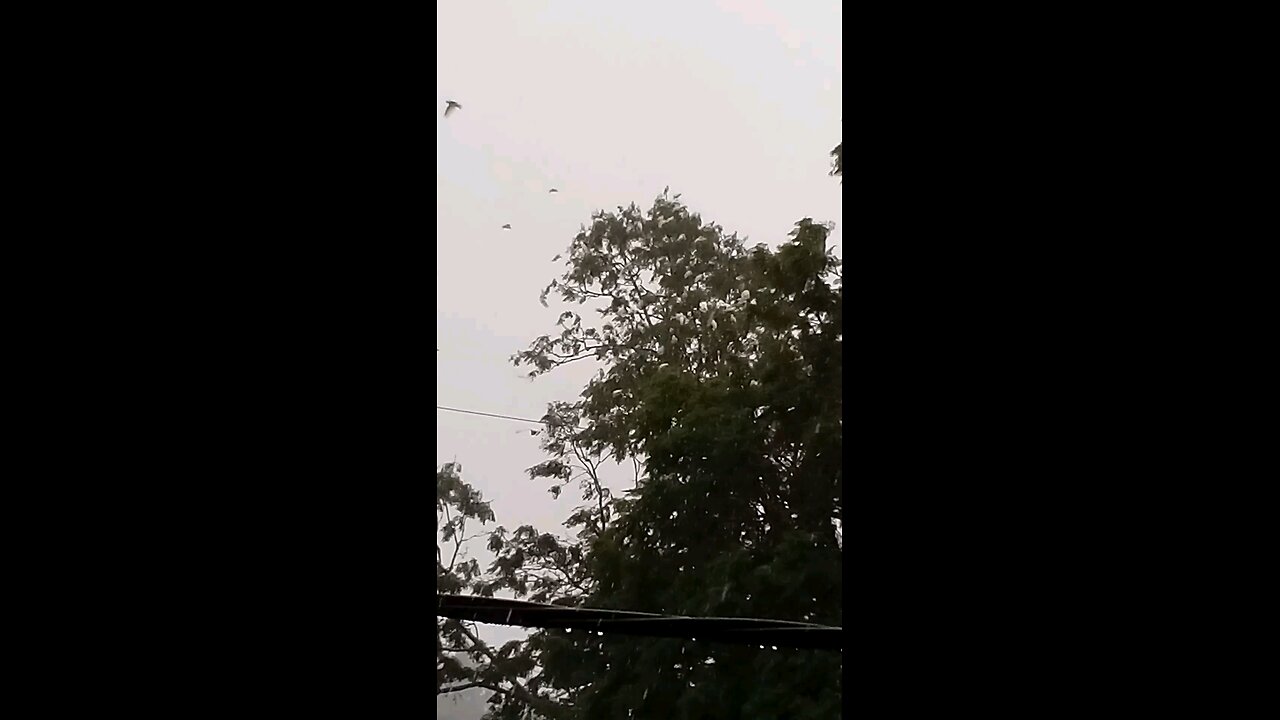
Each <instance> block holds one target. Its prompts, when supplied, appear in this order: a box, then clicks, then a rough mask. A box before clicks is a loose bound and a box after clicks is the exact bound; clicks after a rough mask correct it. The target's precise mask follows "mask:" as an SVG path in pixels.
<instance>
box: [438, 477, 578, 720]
mask: <svg viewBox="0 0 1280 720" xmlns="http://www.w3.org/2000/svg"><path fill="white" fill-rule="evenodd" d="M493 520H494V514H493V509H492V508H491V507H490V506H489V503H487V502H485V501H484V498H483V497H482V496H481V494H480V493H479V492H478V491H477V490H476V489H475V488H473V487H471V486H470V485H469V484H467V483H466V482H464V481H463V480H462V466H461V465H459V464H457V463H448V464H446V465H444V466H443V467H441V468H440V469H439V470H437V471H436V531H437V538H436V585H437V589H438V592H441V593H450V594H453V593H463V592H470V593H486V592H487V593H490V594H491V593H492V588H493V587H494V584H493V583H492V582H491V581H490V579H489V577H488V576H487V575H486V574H484V573H482V572H481V570H480V566H479V563H478V562H477V561H476V560H475V559H474V558H468V557H467V554H468V553H467V544H468V543H469V542H470V541H473V540H476V539H477V538H480V537H482V534H481V533H477V534H475V535H470V536H469V535H467V527H468V525H473V524H475V523H479V524H481V525H483V524H485V523H488V522H492V521H493ZM536 665H537V656H536V655H535V654H532V653H530V652H528V648H527V647H526V645H525V643H523V642H520V641H512V642H508V643H506V644H505V645H503V646H502V647H499V648H496V649H495V648H492V647H490V646H489V645H488V644H487V643H486V642H485V641H484V640H483V639H481V638H480V635H479V633H478V631H477V629H476V628H475V627H474V625H473V624H468V623H465V622H462V621H459V620H454V619H451V618H436V694H437V695H442V694H447V693H453V692H461V691H464V690H470V689H472V688H483V689H487V690H490V691H492V693H493V694H492V695H491V696H490V710H489V712H488V713H486V715H485V717H486V719H487V720H500V719H502V720H516V719H517V718H527V717H530V716H531V714H533V713H536V714H534V715H532V716H534V717H544V718H552V717H557V713H558V711H559V706H558V705H557V704H556V703H554V702H553V701H551V700H550V699H548V698H547V697H545V696H544V695H543V694H540V693H539V692H538V691H537V689H536V688H534V689H531V688H530V687H529V676H530V675H532V674H533V672H534V669H535V667H536Z"/></svg>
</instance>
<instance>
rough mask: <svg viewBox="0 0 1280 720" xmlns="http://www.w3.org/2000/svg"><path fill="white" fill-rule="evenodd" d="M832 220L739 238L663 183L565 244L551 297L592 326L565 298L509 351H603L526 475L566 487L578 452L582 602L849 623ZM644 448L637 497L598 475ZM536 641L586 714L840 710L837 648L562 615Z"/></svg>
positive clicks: (545, 357) (547, 365)
mask: <svg viewBox="0 0 1280 720" xmlns="http://www.w3.org/2000/svg"><path fill="white" fill-rule="evenodd" d="M829 232H830V227H829V226H826V225H822V224H819V223H815V222H813V221H812V220H810V219H805V220H802V221H800V222H799V223H797V225H796V228H795V230H794V231H793V232H792V234H791V238H790V240H789V242H786V243H784V244H782V245H781V246H780V247H779V248H777V249H776V250H771V249H769V248H768V247H766V246H764V245H757V246H755V247H754V248H750V249H748V248H747V247H745V244H744V243H743V241H741V240H740V239H738V237H737V236H736V235H726V234H725V233H724V232H723V230H722V229H721V228H720V227H719V226H717V225H714V224H709V223H703V222H702V220H701V218H699V217H698V216H697V215H695V214H692V213H690V212H689V211H688V209H687V208H685V207H684V206H683V205H682V204H680V203H679V202H678V201H677V199H672V198H668V197H667V196H666V195H665V194H664V195H663V196H662V197H659V198H657V199H656V200H655V203H654V205H653V207H652V209H651V210H649V211H648V212H647V213H646V212H642V211H640V210H639V209H638V208H637V207H635V206H634V205H633V206H631V207H629V208H621V207H620V208H618V211H617V212H616V213H599V214H597V215H596V216H595V217H594V218H593V220H592V224H591V226H590V227H589V228H583V230H582V231H581V232H580V233H579V234H578V235H577V237H576V238H575V239H574V241H573V244H572V245H571V246H570V248H569V251H568V262H567V264H568V268H567V270H566V272H565V273H564V275H563V276H562V277H561V278H560V279H558V280H557V281H555V282H553V283H552V284H551V285H550V286H549V287H548V288H547V291H546V293H544V302H545V298H546V296H547V295H548V294H550V293H552V292H555V293H557V294H558V295H559V296H560V297H561V299H563V300H565V301H568V302H570V303H577V304H579V305H583V304H586V303H587V302H595V303H598V304H600V305H601V307H600V308H599V309H598V311H597V312H598V314H599V315H600V316H601V318H602V323H601V324H600V325H599V326H598V327H597V326H594V325H588V324H586V323H584V322H583V320H582V317H581V316H580V315H579V314H578V313H576V312H572V311H570V312H566V313H564V314H562V315H561V318H560V323H559V325H560V328H561V332H560V333H558V334H557V335H554V336H553V335H547V336H543V337H541V338H538V339H537V340H536V341H535V342H534V343H533V344H532V345H531V346H530V348H529V349H528V350H526V351H524V352H522V353H519V354H517V355H516V356H515V357H514V358H513V360H514V361H515V362H516V363H517V364H523V365H526V366H528V367H529V368H530V371H531V374H533V375H537V374H540V373H543V372H547V371H549V370H551V369H553V368H555V367H558V366H560V365H563V364H566V363H570V362H576V361H578V360H581V359H585V358H588V357H592V358H596V359H599V360H603V361H605V363H606V369H605V370H602V371H601V372H600V374H599V375H597V377H596V378H595V379H594V380H592V381H591V382H590V383H589V384H588V386H587V388H586V389H585V391H584V393H583V399H582V401H580V402H578V403H574V404H572V405H561V406H557V407H553V408H552V413H550V414H549V415H551V416H554V417H555V418H556V419H557V420H558V421H559V420H568V422H561V423H559V425H558V427H557V428H556V429H555V430H553V432H552V433H551V438H550V439H549V441H548V442H544V448H546V449H547V450H548V453H549V454H550V455H551V459H549V460H548V461H547V462H545V463H542V464H540V465H539V466H536V467H535V468H533V469H532V471H531V474H532V475H534V476H535V477H544V478H549V479H551V480H552V481H553V483H555V484H554V485H553V486H552V487H553V488H554V489H553V492H556V493H558V492H559V487H561V486H562V485H563V484H564V483H565V482H567V481H568V480H570V479H572V478H573V477H574V472H575V470H574V468H577V469H578V472H580V473H581V478H582V479H583V484H584V486H585V488H586V490H587V492H585V493H584V499H595V500H596V501H597V504H596V507H595V508H591V507H590V506H587V507H584V508H579V512H578V513H575V515H574V518H573V519H574V521H575V522H576V523H577V524H578V525H580V526H581V527H582V531H581V532H580V534H579V541H580V544H578V545H576V546H573V547H574V548H575V552H576V554H575V555H574V557H581V558H582V559H583V562H584V563H585V564H586V571H585V572H584V573H582V574H580V575H578V576H577V577H580V578H583V579H584V580H585V582H584V583H583V585H582V586H581V587H579V588H577V590H578V592H577V593H576V594H574V599H575V600H576V601H583V602H588V603H590V604H591V605H593V606H598V607H618V608H625V609H636V610H648V611H654V612H670V613H684V614H698V615H736V616H756V617H772V618H787V619H796V620H809V621H814V622H824V623H830V624H840V613H841V605H842V597H841V582H840V563H841V540H840V538H839V536H838V531H837V527H836V524H835V523H833V521H838V520H839V518H840V517H841V498H842V494H843V489H842V474H841V467H840V460H841V458H840V448H841V432H842V424H841V409H840V403H841V374H840V367H841V347H842V340H843V338H842V336H841V330H840V328H841V313H842V307H843V306H842V300H843V292H842V287H841V282H840V276H839V274H838V269H839V261H838V260H837V259H836V258H835V257H834V256H833V255H832V254H831V252H830V251H829V249H828V248H827V246H826V240H827V236H828V233H829ZM566 457H568V458H569V460H570V461H566ZM638 458H644V461H645V470H646V472H645V474H644V476H643V477H639V476H638V477H637V483H636V486H635V487H634V488H633V489H632V490H631V491H630V492H629V493H627V497H624V498H617V499H614V498H611V497H607V498H606V497H605V496H604V495H603V494H602V493H599V489H598V486H597V488H596V490H594V491H593V490H592V482H591V478H592V475H593V474H592V472H590V468H591V467H592V464H595V463H600V462H604V461H605V460H615V461H622V460H626V459H631V460H633V461H636V460H637V459H638ZM527 538H528V539H530V540H531V539H533V538H535V534H534V533H532V532H530V533H528V534H527ZM536 538H537V539H538V540H541V541H543V542H545V543H546V547H547V548H549V549H553V550H554V551H556V552H558V551H561V550H564V549H565V548H564V547H563V546H560V545H554V544H552V543H550V542H549V541H546V540H545V539H544V538H543V536H536ZM527 544H528V543H527V542H526V545H527ZM524 557H526V558H527V557H528V556H527V555H525V556H524ZM526 562H527V561H526ZM558 587H560V588H563V587H564V585H563V584H561V585H559V586H558ZM533 588H536V591H538V592H542V593H544V594H545V593H547V592H551V591H552V586H551V585H535V586H533ZM531 589H532V588H531ZM529 648H530V650H531V652H537V653H538V655H539V659H540V663H541V665H542V667H543V671H542V673H541V676H540V677H541V679H542V681H543V682H544V683H546V684H548V685H550V686H551V687H553V688H555V689H557V690H559V691H560V692H561V693H563V696H562V700H563V701H564V702H566V703H567V704H570V705H571V706H572V707H573V710H574V713H575V716H576V717H628V716H631V715H629V714H628V713H634V716H635V717H641V716H644V717H650V716H652V717H657V716H660V715H672V716H674V717H690V718H695V717H725V718H730V717H744V718H745V717H795V718H808V717H832V716H833V715H835V714H836V712H837V711H836V709H835V708H837V707H838V705H839V658H838V656H837V657H832V656H831V655H830V654H829V653H825V654H823V653H813V652H798V651H790V652H786V651H780V652H760V651H759V650H758V649H743V648H722V647H713V646H710V645H705V644H701V645H700V644H698V643H685V642H681V641H672V640H637V639H635V638H605V637H600V636H596V635H592V634H589V633H577V634H570V633H564V632H558V631H548V632H541V633H537V634H535V636H534V637H533V638H531V640H530V642H529Z"/></svg>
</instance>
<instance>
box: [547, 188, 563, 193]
mask: <svg viewBox="0 0 1280 720" xmlns="http://www.w3.org/2000/svg"><path fill="white" fill-rule="evenodd" d="M547 192H553V193H558V192H560V191H559V190H557V189H555V188H551V189H550V190H548V191H547Z"/></svg>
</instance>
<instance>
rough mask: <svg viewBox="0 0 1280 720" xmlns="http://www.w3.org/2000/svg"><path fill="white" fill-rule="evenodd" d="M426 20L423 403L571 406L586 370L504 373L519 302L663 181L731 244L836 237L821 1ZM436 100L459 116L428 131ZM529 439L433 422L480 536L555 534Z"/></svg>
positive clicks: (831, 7) (510, 431)
mask: <svg viewBox="0 0 1280 720" xmlns="http://www.w3.org/2000/svg"><path fill="white" fill-rule="evenodd" d="M436 7H437V26H436V27H437V30H436V43H437V44H436V52H437V65H436V68H437V69H436V94H435V97H436V101H437V105H436V109H437V112H436V119H435V120H436V153H437V156H436V158H437V164H436V261H437V262H436V347H438V348H440V352H439V353H437V354H436V359H437V364H436V402H437V404H438V405H445V406H449V407H456V408H465V409H471V410H479V411H484V412H491V413H501V414H508V415H515V416H521V417H529V418H538V417H541V416H542V414H543V413H544V412H545V409H546V404H547V403H548V402H550V401H553V400H574V399H576V398H577V396H578V393H579V392H580V391H581V389H582V387H583V385H584V384H585V382H586V381H587V379H588V378H589V376H590V375H591V373H592V372H593V371H594V370H593V368H592V367H589V366H583V367H578V368H574V367H572V366H571V367H569V368H566V369H563V370H561V371H558V372H555V373H552V374H551V375H548V376H544V377H542V378H539V379H538V380H536V381H534V382H529V381H528V380H523V379H520V377H519V375H520V371H519V370H517V369H516V368H515V367H513V366H512V365H511V363H510V362H509V361H508V358H509V356H510V355H511V354H512V353H514V352H516V351H518V350H521V349H524V348H525V347H526V346H527V345H528V344H529V342H530V341H531V340H532V339H533V338H535V337H537V336H539V335H542V334H546V333H549V332H551V331H552V329H553V327H554V323H555V319H556V316H557V314H558V312H559V309H558V308H557V306H556V304H555V303H554V302H552V303H551V307H550V308H543V307H541V305H539V303H538V294H539V292H540V291H541V290H542V288H543V287H545V286H546V285H547V284H548V283H549V282H550V281H551V280H552V279H553V278H555V277H556V276H557V275H558V271H560V270H561V269H562V268H561V265H560V264H558V263H555V264H553V263H552V262H551V258H552V257H553V256H554V255H556V254H557V253H560V252H561V251H563V250H564V249H565V247H567V246H568V244H569V242H570V240H571V239H572V237H573V235H574V234H575V233H576V232H577V230H578V227H579V225H581V224H584V223H586V222H588V221H589V219H590V216H591V213H592V212H593V211H595V210H598V209H602V208H609V209H613V208H615V207H616V206H618V205H624V206H625V205H628V204H630V203H632V202H635V203H636V204H638V205H640V206H641V207H642V208H646V209H647V208H648V207H649V205H650V204H651V203H652V200H653V198H654V196H655V195H657V194H659V193H661V192H662V189H663V187H664V186H668V185H669V186H670V187H671V192H672V193H682V194H683V197H682V198H681V199H682V200H683V201H684V202H685V203H687V204H688V205H689V207H690V208H691V210H693V211H694V212H697V213H700V214H701V215H702V217H703V219H704V220H706V221H714V222H717V223H719V224H721V225H723V226H724V227H725V228H726V230H729V231H737V232H739V234H741V235H746V236H748V237H749V242H750V243H754V242H767V243H769V244H771V245H772V244H776V243H778V242H779V241H781V240H782V239H784V238H785V236H786V233H787V232H789V231H790V229H791V227H792V225H793V224H794V223H795V222H796V221H797V220H799V219H800V218H803V217H812V218H814V219H815V220H819V221H827V220H830V221H834V222H835V223H837V226H836V231H835V233H834V234H833V236H832V242H834V243H835V244H837V245H839V243H840V240H841V230H842V219H843V218H842V214H841V203H840V184H839V182H838V180H837V179H835V178H831V177H828V176H827V173H828V171H829V169H830V158H829V156H828V154H829V153H830V151H831V149H832V148H833V147H834V146H835V145H836V144H837V143H839V142H841V140H842V136H841V132H842V123H841V119H842V118H843V108H842V105H841V89H842V88H841V83H842V77H841V9H840V3H839V2H835V1H831V0H647V1H646V2H602V1H601V0H439V1H438V2H437V4H436ZM445 100H453V101H456V102H458V103H460V104H461V105H462V109H461V110H459V111H457V112H455V113H453V114H452V115H451V116H450V117H449V118H447V119H446V118H444V117H443V111H444V107H445ZM552 187H555V188H558V189H559V193H557V194H550V193H548V190H549V189H550V188H552ZM507 223H509V224H510V225H511V226H512V230H510V231H506V230H502V229H501V226H502V225H503V224H507ZM531 427H533V426H530V425H525V424H522V423H516V422H510V421H506V420H497V419H491V418H483V417H472V416H467V415H460V414H456V413H450V412H444V411H440V410H437V411H436V465H437V466H439V465H440V464H442V463H445V462H449V461H451V460H453V459H455V457H456V459H457V460H458V461H459V462H460V463H462V466H463V470H464V473H463V476H464V479H465V480H467V481H468V482H470V483H471V484H472V485H474V486H475V487H476V488H477V489H479V490H480V491H481V492H482V493H484V496H485V497H486V498H487V499H489V500H490V501H492V503H493V509H494V512H495V514H496V515H497V522H498V523H499V524H502V525H505V526H506V527H508V528H514V527H517V526H519V525H521V524H525V523H532V524H534V525H536V526H538V527H540V528H544V529H546V530H548V531H552V532H555V531H556V530H557V528H558V526H559V524H560V523H561V522H562V521H563V519H564V518H565V517H566V516H567V515H568V514H569V512H570V511H571V510H572V507H573V505H574V502H573V501H574V499H575V497H574V496H573V495H572V494H570V493H566V494H565V495H563V496H562V499H561V500H559V501H554V500H552V498H551V496H550V495H549V494H547V492H546V483H544V482H537V483H535V482H533V481H531V480H529V479H528V477H527V476H526V475H525V474H524V470H525V468H528V467H529V466H531V465H534V464H535V463H537V462H540V461H541V460H542V459H543V458H542V456H541V455H540V452H539V450H538V443H537V438H535V437H532V436H531V435H529V433H528V429H529V428H531ZM579 497H580V496H579ZM488 634H489V636H490V637H492V638H493V639H495V640H498V641H501V640H504V639H507V638H509V637H511V636H512V635H511V634H510V633H508V632H503V631H498V630H493V629H490V630H489V632H488ZM459 717H460V718H461V717H464V716H459Z"/></svg>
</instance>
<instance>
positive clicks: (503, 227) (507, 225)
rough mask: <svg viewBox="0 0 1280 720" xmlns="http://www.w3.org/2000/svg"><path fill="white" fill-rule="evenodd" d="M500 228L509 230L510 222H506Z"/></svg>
mask: <svg viewBox="0 0 1280 720" xmlns="http://www.w3.org/2000/svg"><path fill="white" fill-rule="evenodd" d="M502 229H503V230H510V229H511V223H507V224H506V225H503V226H502Z"/></svg>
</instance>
